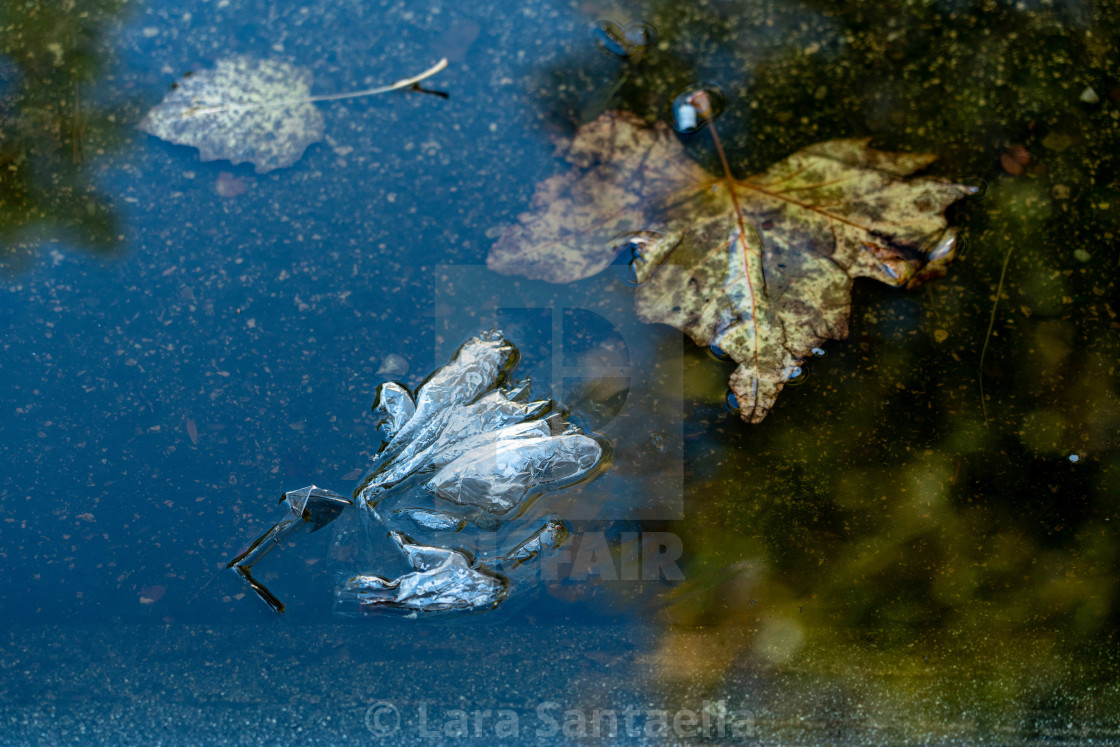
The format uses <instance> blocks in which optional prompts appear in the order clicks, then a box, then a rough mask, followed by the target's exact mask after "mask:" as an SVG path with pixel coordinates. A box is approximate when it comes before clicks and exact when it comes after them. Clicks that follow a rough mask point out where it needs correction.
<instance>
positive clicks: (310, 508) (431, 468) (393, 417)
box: [229, 331, 609, 614]
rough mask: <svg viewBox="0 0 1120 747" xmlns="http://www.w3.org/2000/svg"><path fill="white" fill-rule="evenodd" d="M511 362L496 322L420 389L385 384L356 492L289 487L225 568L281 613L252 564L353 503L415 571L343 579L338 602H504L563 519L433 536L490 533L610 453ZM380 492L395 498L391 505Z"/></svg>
mask: <svg viewBox="0 0 1120 747" xmlns="http://www.w3.org/2000/svg"><path fill="white" fill-rule="evenodd" d="M517 360H518V352H517V348H515V347H514V346H513V344H512V343H510V342H509V341H508V340H506V339H505V338H504V337H503V336H502V334H501V333H500V332H497V331H491V332H487V333H484V334H481V335H479V336H477V337H473V338H471V339H470V340H468V341H467V342H466V343H464V344H463V346H462V347H460V348H459V350H458V351H457V352H456V354H455V356H454V357H453V358H452V360H451V362H450V363H448V364H447V365H446V366H444V367H443V368H440V369H439V370H437V371H436V372H435V373H434V374H432V375H431V376H430V377H428V379H427V380H426V381H425V382H424V383H423V384H422V385H421V386H420V388H419V390H418V391H417V392H416V395H415V397H413V395H412V393H411V392H409V391H408V389H407V388H405V387H404V386H401V385H400V384H397V383H395V382H387V383H385V384H382V385H381V386H380V387H379V389H378V393H377V399H376V401H375V403H374V406H373V409H374V412H376V413H377V414H378V415H379V416H380V418H381V422H380V423H379V425H380V426H381V428H382V430H383V432H384V433H385V434H386V435H387V436H388V438H389V441H388V443H387V444H386V445H385V446H384V447H383V448H382V450H381V451H380V453H379V454H378V455H377V457H376V459H375V460H374V463H373V465H372V467H371V468H370V470H369V471H368V472H367V474H366V476H365V477H364V478H363V480H362V481H361V483H360V484H359V485H358V488H357V489H356V490H355V491H354V494H353V497H352V498H346V497H344V496H342V495H340V494H338V493H334V492H332V491H330V490H325V489H323V488H319V487H316V486H314V485H311V486H308V487H305V488H300V489H299V490H293V491H289V492H287V493H285V494H284V496H283V498H282V499H281V503H282V504H284V505H285V506H286V507H287V509H288V514H287V515H286V516H285V517H284V518H283V519H282V520H281V521H280V522H279V523H278V524H276V525H275V526H273V527H272V528H271V529H269V530H268V531H267V532H265V534H263V535H262V536H261V537H260V538H258V539H257V540H256V541H255V542H253V544H252V545H250V547H249V549H247V550H246V551H245V552H243V553H241V554H240V555H238V556H237V557H236V558H234V559H233V561H231V562H230V564H229V567H230V568H232V569H234V570H235V571H236V572H237V573H239V574H240V575H241V576H242V577H243V578H244V579H245V580H246V582H248V584H249V585H250V587H251V588H252V589H253V590H254V591H256V592H257V594H258V595H259V596H260V597H261V599H263V600H264V601H265V602H267V603H268V605H269V606H270V607H272V609H274V610H275V611H277V612H283V611H284V605H283V603H282V602H280V600H279V599H277V598H276V597H275V596H274V595H273V594H272V593H271V592H270V591H269V590H268V589H267V588H266V587H265V586H264V585H263V584H261V583H260V582H259V581H257V580H256V579H254V578H253V576H252V573H251V570H250V569H251V568H252V566H253V565H254V564H255V563H256V562H257V561H258V560H260V559H261V557H262V556H264V555H265V553H267V552H268V551H269V550H271V549H272V548H273V547H275V546H276V544H277V543H279V542H280V541H281V540H282V539H284V538H285V537H287V536H289V535H290V534H292V533H294V532H295V531H297V530H298V529H300V528H301V527H302V526H303V525H304V524H307V523H310V524H311V525H312V531H317V530H318V529H321V528H322V527H324V526H326V525H327V524H329V523H331V522H332V521H334V520H335V519H336V518H338V516H339V515H340V514H341V513H342V512H343V510H345V509H346V508H347V507H349V506H352V505H356V506H358V508H359V509H360V511H361V514H362V516H363V519H364V523H365V526H366V528H367V530H368V529H369V528H370V527H371V525H372V524H373V523H374V522H375V523H376V524H377V525H381V526H383V527H385V528H387V529H388V530H389V531H388V536H389V538H390V539H391V540H392V543H393V544H394V545H395V546H396V548H397V549H398V550H399V551H400V552H401V554H402V555H403V556H404V558H405V560H407V561H408V564H409V565H410V566H411V567H412V572H410V573H406V574H404V575H402V576H400V577H398V578H395V579H390V578H384V577H382V576H379V575H375V574H372V573H362V574H359V575H354V576H351V577H349V578H347V579H345V580H344V582H343V583H342V585H341V586H340V588H339V589H338V590H337V592H336V602H337V608H338V610H339V611H340V612H342V613H343V614H366V613H370V612H374V611H377V610H379V609H383V608H389V609H399V610H405V611H409V612H425V613H429V612H452V611H474V610H482V609H487V608H490V607H494V606H495V605H497V604H499V603H501V601H502V600H503V599H505V598H506V596H507V595H508V594H509V591H510V588H511V586H512V584H511V580H510V577H509V575H508V574H509V572H510V571H513V570H515V569H517V568H518V567H519V566H521V565H523V564H525V563H527V562H530V561H532V560H534V559H536V558H537V557H539V556H540V555H541V554H542V553H544V552H545V551H547V550H549V549H551V548H556V547H559V546H560V545H562V544H563V543H564V542H565V541H566V540H567V538H568V535H569V531H568V527H567V525H566V524H565V523H564V522H563V521H562V520H560V519H558V518H555V517H553V518H548V519H546V520H545V521H544V522H543V525H541V526H539V527H538V528H537V529H536V530H535V531H532V532H530V533H529V534H528V535H527V536H525V538H524V539H523V540H522V541H521V542H519V543H518V544H516V545H515V546H514V547H513V548H512V549H511V550H509V551H508V552H506V553H500V552H498V551H497V549H495V550H494V551H493V552H489V553H482V552H480V553H478V554H477V555H475V554H472V553H470V552H468V551H467V550H464V549H461V548H459V547H446V546H443V545H442V544H440V542H439V538H442V537H446V536H447V535H451V536H455V535H457V534H458V533H461V532H466V531H472V532H479V533H495V532H497V531H498V530H499V529H500V528H501V527H503V525H504V524H505V522H506V520H507V518H508V517H516V516H520V515H522V514H523V513H524V510H525V509H526V508H527V507H528V506H529V505H530V504H531V503H532V502H533V501H535V500H536V498H537V497H538V496H540V495H541V494H542V493H545V492H547V491H556V490H561V489H564V488H569V487H572V486H574V485H576V484H578V483H581V482H586V481H588V480H590V479H593V478H594V477H596V476H597V475H599V474H600V473H601V472H602V471H603V470H605V469H606V466H607V464H608V462H609V459H608V458H607V451H608V445H607V444H606V442H605V441H603V440H602V439H601V438H599V437H597V436H594V435H589V434H585V433H583V432H582V431H580V429H579V428H578V427H576V426H575V425H573V424H572V423H570V422H568V420H567V417H566V413H564V412H563V411H562V410H558V409H556V408H554V406H553V403H552V402H551V401H547V400H541V401H531V400H530V395H529V385H528V382H522V383H515V384H511V383H509V381H508V379H509V374H510V371H511V370H512V369H513V367H514V365H516V363H517ZM387 499H395V500H391V501H389V503H391V504H393V505H392V506H390V505H389V503H386V500H387ZM425 502H426V503H428V504H429V505H416V504H418V503H425ZM402 504H403V505H402ZM387 506H388V508H387ZM410 532H411V533H410ZM417 532H424V533H425V534H426V535H431V536H433V537H435V538H437V539H436V540H434V541H431V542H429V543H428V544H425V543H422V542H420V541H417V540H415V539H413V536H412V535H413V534H416V533H417ZM366 535H367V536H371V535H372V533H371V532H370V531H367V532H366ZM483 544H485V543H483ZM492 544H493V545H495V548H496V545H497V542H496V541H495V542H493V543H492Z"/></svg>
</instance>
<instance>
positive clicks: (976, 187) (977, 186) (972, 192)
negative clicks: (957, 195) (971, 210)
mask: <svg viewBox="0 0 1120 747" xmlns="http://www.w3.org/2000/svg"><path fill="white" fill-rule="evenodd" d="M957 184H959V185H961V186H962V187H964V188H965V190H967V191H968V197H969V199H972V200H976V201H977V202H979V201H980V200H983V199H984V198H985V197H987V196H988V190H989V189H991V187H989V186H988V182H987V181H985V180H984V179H981V178H980V177H978V176H963V177H961V178H959V179H957Z"/></svg>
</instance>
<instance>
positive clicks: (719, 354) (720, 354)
mask: <svg viewBox="0 0 1120 747" xmlns="http://www.w3.org/2000/svg"><path fill="white" fill-rule="evenodd" d="M708 355H710V356H712V357H713V358H715V359H716V360H717V361H729V360H731V356H730V355H729V354H728V353H727V351H725V350H724V349H723V348H721V347H720V346H719V345H716V344H715V343H714V342H713V343H712V344H711V345H709V346H708Z"/></svg>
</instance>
